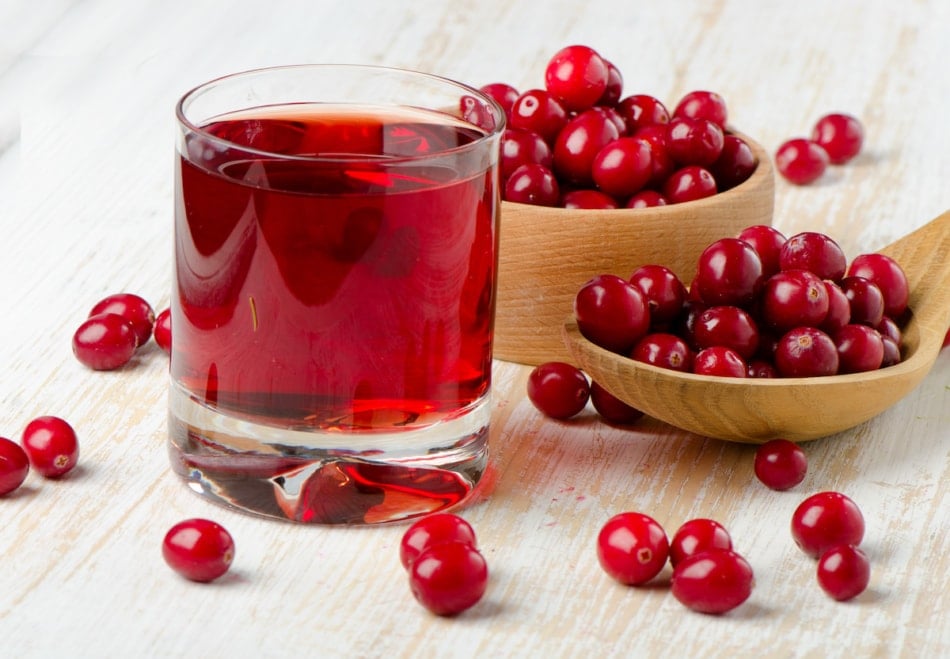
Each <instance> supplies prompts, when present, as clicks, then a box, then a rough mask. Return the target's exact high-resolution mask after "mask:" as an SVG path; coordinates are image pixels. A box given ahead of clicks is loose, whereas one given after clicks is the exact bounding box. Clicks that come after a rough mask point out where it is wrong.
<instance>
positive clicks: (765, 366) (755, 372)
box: [746, 359, 778, 378]
mask: <svg viewBox="0 0 950 659" xmlns="http://www.w3.org/2000/svg"><path fill="white" fill-rule="evenodd" d="M746 376H747V377H750V378H777V377H778V371H776V370H775V366H774V365H773V364H772V362H769V361H765V360H764V359H753V360H752V361H750V362H749V370H748V371H747V372H746Z"/></svg>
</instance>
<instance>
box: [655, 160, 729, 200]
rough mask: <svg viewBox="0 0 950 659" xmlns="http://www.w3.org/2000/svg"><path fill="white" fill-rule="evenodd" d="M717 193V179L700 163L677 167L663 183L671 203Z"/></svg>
mask: <svg viewBox="0 0 950 659" xmlns="http://www.w3.org/2000/svg"><path fill="white" fill-rule="evenodd" d="M714 194H716V179H714V178H713V175H712V174H710V173H709V170H708V169H704V168H703V167H700V166H699V165H687V166H686V167H683V168H681V169H677V170H676V171H674V172H673V173H672V174H670V175H669V177H668V178H667V179H666V182H665V183H664V184H663V196H664V197H666V200H667V201H668V202H670V203H671V204H682V203H685V202H687V201H696V200H697V199H704V198H706V197H711V196H713V195H714Z"/></svg>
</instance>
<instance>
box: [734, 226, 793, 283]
mask: <svg viewBox="0 0 950 659" xmlns="http://www.w3.org/2000/svg"><path fill="white" fill-rule="evenodd" d="M736 237H737V238H738V239H739V240H744V241H746V242H747V243H749V244H750V245H752V249H754V250H755V253H756V254H758V255H759V260H761V261H762V274H763V276H765V277H771V276H772V275H774V274H775V273H776V272H778V271H779V270H781V266H780V265H779V255H780V254H781V252H782V245H784V244H785V241H786V240H787V239H786V238H785V236H784V234H782V232H781V231H779V230H778V229H776V228H774V227H771V226H769V225H767V224H757V225H755V226H751V227H746V228H745V229H743V230H742V231H740V232H739V235H738V236H736Z"/></svg>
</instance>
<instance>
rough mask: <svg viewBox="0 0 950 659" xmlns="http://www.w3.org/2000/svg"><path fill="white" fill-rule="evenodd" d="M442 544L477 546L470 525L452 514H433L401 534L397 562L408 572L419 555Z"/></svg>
mask: <svg viewBox="0 0 950 659" xmlns="http://www.w3.org/2000/svg"><path fill="white" fill-rule="evenodd" d="M443 542H464V543H467V544H469V545H471V546H472V547H477V546H478V543H477V541H476V539H475V531H474V530H473V529H472V525H471V524H469V523H468V522H466V521H465V520H464V519H462V518H461V517H459V516H458V515H454V514H452V513H435V514H433V515H427V516H426V517H423V518H422V519H420V520H418V521H417V522H415V523H414V524H413V525H412V526H410V527H409V528H408V529H407V530H406V532H405V533H404V534H403V536H402V540H401V541H400V543H399V562H400V563H402V566H403V567H404V568H406V569H407V570H408V569H409V567H410V566H411V565H412V564H413V563H414V562H415V560H416V558H418V557H419V554H421V553H422V552H424V551H425V550H426V549H428V548H429V547H432V546H433V545H437V544H440V543H443Z"/></svg>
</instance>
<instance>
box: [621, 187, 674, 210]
mask: <svg viewBox="0 0 950 659" xmlns="http://www.w3.org/2000/svg"><path fill="white" fill-rule="evenodd" d="M654 206H666V197H664V196H663V195H662V194H660V193H659V192H657V191H656V190H640V192H638V193H636V194H635V195H633V196H632V197H630V199H628V200H627V203H626V207H627V208H652V207H654Z"/></svg>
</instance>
